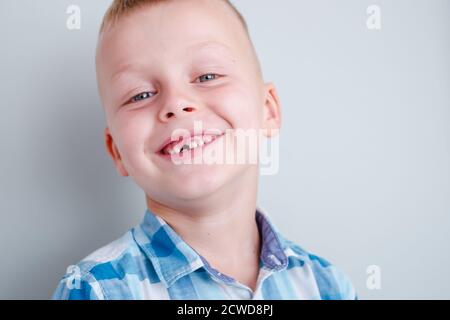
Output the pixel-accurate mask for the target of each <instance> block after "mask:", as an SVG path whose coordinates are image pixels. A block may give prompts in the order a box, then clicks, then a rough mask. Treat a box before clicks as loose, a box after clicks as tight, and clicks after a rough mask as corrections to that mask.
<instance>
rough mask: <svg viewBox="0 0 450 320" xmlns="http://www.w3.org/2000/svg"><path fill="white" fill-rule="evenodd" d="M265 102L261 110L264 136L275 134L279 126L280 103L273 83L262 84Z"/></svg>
mask: <svg viewBox="0 0 450 320" xmlns="http://www.w3.org/2000/svg"><path fill="white" fill-rule="evenodd" d="M264 92H265V102H264V110H263V125H262V127H263V129H265V130H264V131H266V132H265V133H264V135H265V136H266V137H269V138H270V137H273V136H275V135H276V134H277V133H278V131H279V130H280V128H281V104H280V99H279V98H278V94H277V89H276V88H275V85H274V84H273V83H266V84H265V85H264Z"/></svg>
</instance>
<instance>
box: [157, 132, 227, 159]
mask: <svg viewBox="0 0 450 320" xmlns="http://www.w3.org/2000/svg"><path fill="white" fill-rule="evenodd" d="M186 131H187V130H186ZM188 132H189V135H179V136H178V140H172V136H170V137H168V138H167V139H165V140H164V142H163V143H162V144H161V145H160V147H159V148H158V149H157V151H156V153H157V154H160V155H164V154H163V152H162V151H163V149H164V148H166V146H167V145H168V144H170V143H173V142H181V141H182V140H183V139H184V138H193V137H201V136H204V135H210V136H214V139H213V140H212V141H211V142H213V141H214V140H215V139H217V138H219V137H220V136H223V135H224V134H225V132H224V131H223V130H219V129H214V130H213V129H209V130H207V129H206V130H202V131H200V132H198V130H194V129H191V130H189V131H188ZM218 132H219V133H218ZM211 142H210V143H211ZM210 143H208V144H210Z"/></svg>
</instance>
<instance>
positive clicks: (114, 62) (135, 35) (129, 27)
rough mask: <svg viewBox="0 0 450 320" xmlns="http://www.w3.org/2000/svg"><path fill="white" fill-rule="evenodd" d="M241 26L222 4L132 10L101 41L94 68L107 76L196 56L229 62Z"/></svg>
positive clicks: (237, 47) (240, 45) (239, 48)
mask: <svg viewBox="0 0 450 320" xmlns="http://www.w3.org/2000/svg"><path fill="white" fill-rule="evenodd" d="M243 33H244V30H243V27H242V26H241V25H240V22H239V21H238V19H237V17H235V16H234V13H233V12H231V9H229V8H228V7H226V6H225V5H224V4H222V2H221V1H210V0H208V1H199V0H196V1H191V0H188V1H174V2H168V3H164V4H159V5H156V6H152V7H143V8H139V9H136V10H135V11H134V12H131V13H130V14H129V15H127V16H125V17H123V18H121V19H120V20H119V21H118V23H117V24H116V25H115V26H114V27H113V28H111V29H110V30H107V31H106V32H104V33H103V34H102V35H101V36H100V39H99V45H98V52H97V58H98V59H97V64H101V65H102V66H103V69H105V68H106V69H108V71H109V73H111V74H110V75H109V76H110V77H111V76H112V77H113V76H114V74H116V73H117V72H120V71H121V70H124V69H126V68H127V67H130V66H132V65H137V64H139V63H140V61H154V62H155V63H156V62H158V61H161V60H166V61H167V60H171V61H179V60H181V59H184V58H187V57H191V56H193V54H194V53H202V54H203V53H204V56H215V57H222V58H225V57H226V58H228V59H230V58H231V59H233V56H237V55H240V53H241V51H242V49H243V45H245V42H243V35H242V34H243Z"/></svg>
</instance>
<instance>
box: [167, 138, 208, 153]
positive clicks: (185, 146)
mask: <svg viewBox="0 0 450 320" xmlns="http://www.w3.org/2000/svg"><path fill="white" fill-rule="evenodd" d="M194 139H196V140H194ZM194 139H193V140H191V141H190V142H188V143H184V144H181V145H176V146H174V147H173V148H170V149H169V150H167V152H168V153H169V154H171V155H174V154H178V153H180V152H181V151H183V150H192V149H195V148H197V147H201V146H203V145H204V144H205V143H210V142H211V141H212V140H213V137H212V136H196V137H195V138H194Z"/></svg>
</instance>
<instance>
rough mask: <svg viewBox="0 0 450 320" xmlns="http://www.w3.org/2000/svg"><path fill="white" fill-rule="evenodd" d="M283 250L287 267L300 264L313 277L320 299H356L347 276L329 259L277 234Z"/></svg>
mask: <svg viewBox="0 0 450 320" xmlns="http://www.w3.org/2000/svg"><path fill="white" fill-rule="evenodd" d="M279 237H280V239H281V240H282V243H283V247H284V252H285V254H286V256H287V257H288V268H292V267H295V266H300V267H303V268H307V269H308V270H309V271H311V272H310V273H311V274H312V276H313V277H314V280H315V283H316V285H317V288H318V291H319V293H320V297H321V299H324V300H355V299H358V297H357V294H356V291H355V288H354V286H353V284H352V282H351V280H350V278H349V276H348V275H347V274H346V273H345V272H344V271H342V270H341V269H340V268H338V267H337V266H335V265H334V264H333V263H332V262H330V261H329V260H327V259H325V258H323V257H321V256H319V255H317V254H315V253H312V252H309V251H307V250H305V249H304V248H302V247H301V246H299V245H298V244H296V243H294V242H293V241H291V240H289V239H286V238H285V237H283V236H282V235H281V234H279Z"/></svg>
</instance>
